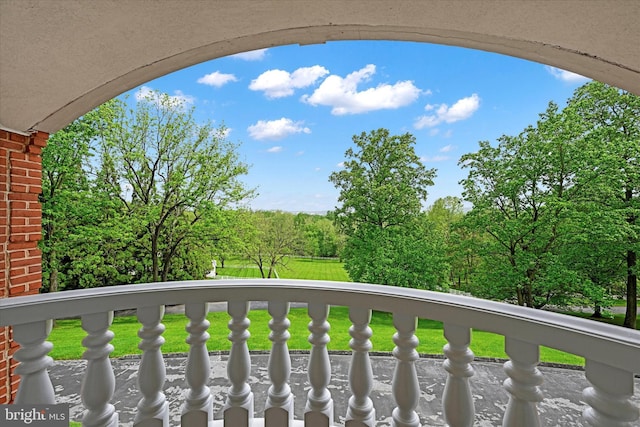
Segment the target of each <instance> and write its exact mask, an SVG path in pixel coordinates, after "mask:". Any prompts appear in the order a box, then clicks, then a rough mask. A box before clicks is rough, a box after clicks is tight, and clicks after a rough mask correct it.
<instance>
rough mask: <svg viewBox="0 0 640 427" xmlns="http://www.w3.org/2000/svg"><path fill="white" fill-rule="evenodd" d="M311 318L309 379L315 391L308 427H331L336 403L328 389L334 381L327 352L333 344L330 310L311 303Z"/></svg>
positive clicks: (309, 396) (307, 407) (307, 411)
mask: <svg viewBox="0 0 640 427" xmlns="http://www.w3.org/2000/svg"><path fill="white" fill-rule="evenodd" d="M308 312H309V317H310V318H311V321H310V322H309V332H311V334H310V335H309V343H311V354H309V364H308V366H307V375H308V377H309V383H310V384H311V389H310V390H309V393H308V394H307V402H306V404H305V408H304V422H305V426H309V427H327V426H331V425H333V399H332V398H331V393H330V392H329V389H328V385H329V382H330V381H331V362H330V361H329V353H328V352H327V344H328V343H329V340H330V338H329V334H328V332H329V329H330V326H329V322H327V317H328V316H329V306H328V305H327V304H324V303H319V302H310V303H309V306H308Z"/></svg>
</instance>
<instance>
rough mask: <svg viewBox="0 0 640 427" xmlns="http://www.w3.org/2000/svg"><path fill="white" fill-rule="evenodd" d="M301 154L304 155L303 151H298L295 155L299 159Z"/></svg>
mask: <svg viewBox="0 0 640 427" xmlns="http://www.w3.org/2000/svg"><path fill="white" fill-rule="evenodd" d="M303 154H304V151H298V152H297V153H296V157H300V156H302V155H303Z"/></svg>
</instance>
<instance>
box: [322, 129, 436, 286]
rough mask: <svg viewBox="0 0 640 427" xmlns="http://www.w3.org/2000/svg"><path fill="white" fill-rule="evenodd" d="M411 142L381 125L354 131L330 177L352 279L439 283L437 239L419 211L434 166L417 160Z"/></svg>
mask: <svg viewBox="0 0 640 427" xmlns="http://www.w3.org/2000/svg"><path fill="white" fill-rule="evenodd" d="M415 142H416V140H415V137H414V136H413V135H411V134H408V133H407V134H404V135H399V136H394V135H390V134H389V131H388V130H386V129H378V130H374V131H371V132H369V133H365V132H363V133H361V134H360V135H355V136H354V137H353V143H354V145H355V148H349V149H348V150H347V151H346V152H345V157H346V160H345V162H344V169H343V170H341V171H338V172H334V173H332V174H331V175H330V177H329V180H330V181H331V182H332V183H333V184H334V185H335V186H336V188H337V189H338V190H339V191H340V195H339V198H338V201H339V202H340V203H341V205H340V206H339V207H337V208H336V210H335V212H334V214H335V218H336V221H337V223H338V224H339V226H340V228H341V230H342V232H343V233H344V234H345V235H346V242H345V249H344V251H343V259H344V260H345V268H346V269H347V272H348V273H349V276H350V277H351V279H352V280H354V281H358V282H372V283H380V284H386V285H397V286H410V287H420V288H429V289H435V288H438V287H440V286H442V285H443V278H444V270H445V266H444V265H443V260H442V253H441V252H439V251H440V250H441V249H442V248H441V245H440V244H439V243H440V239H438V238H437V236H435V233H433V232H432V231H433V227H432V226H431V224H430V223H429V222H428V221H427V220H426V218H425V217H424V214H423V213H422V206H423V203H424V202H425V201H426V198H427V187H428V186H430V185H433V178H434V177H435V170H434V169H427V168H425V166H424V165H423V164H422V162H421V161H420V158H419V157H418V156H417V155H416V153H415V148H414V146H415ZM434 271H436V272H437V273H433V272H434Z"/></svg>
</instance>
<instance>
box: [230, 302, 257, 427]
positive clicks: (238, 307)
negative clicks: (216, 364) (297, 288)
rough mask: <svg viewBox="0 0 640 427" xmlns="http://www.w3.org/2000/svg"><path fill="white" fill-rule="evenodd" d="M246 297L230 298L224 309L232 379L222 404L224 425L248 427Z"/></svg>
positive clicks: (250, 407) (250, 406) (250, 404)
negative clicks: (225, 311)
mask: <svg viewBox="0 0 640 427" xmlns="http://www.w3.org/2000/svg"><path fill="white" fill-rule="evenodd" d="M248 311H249V303H248V302H247V301H229V302H228V304H227V312H228V313H229V315H230V316H231V320H229V324H228V327H229V330H230V331H231V332H230V333H229V341H231V351H230V352H229V362H228V363H227V375H228V376H229V381H231V387H229V393H228V395H227V401H226V403H225V405H224V425H225V426H227V427H231V426H233V427H248V426H251V424H252V423H253V393H252V392H251V387H250V386H249V384H248V383H247V380H248V379H249V374H250V373H251V358H250V356H249V348H248V347H247V339H249V336H250V334H249V331H248V330H247V329H248V328H249V325H250V324H251V322H249V319H248V318H247V312H248Z"/></svg>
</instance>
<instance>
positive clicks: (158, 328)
mask: <svg viewBox="0 0 640 427" xmlns="http://www.w3.org/2000/svg"><path fill="white" fill-rule="evenodd" d="M163 315H164V306H163V305H161V306H152V307H140V308H138V322H140V323H142V328H140V330H139V331H138V337H140V339H141V340H142V341H140V344H138V348H139V349H140V350H142V360H141V361H140V366H139V367H138V387H139V388H140V392H141V393H142V396H143V397H142V399H140V402H139V403H138V411H137V413H136V416H135V419H134V421H133V425H134V426H145V427H146V426H157V425H161V426H165V427H166V426H168V425H169V405H168V403H167V400H166V398H165V396H164V393H162V386H163V385H164V379H165V375H166V368H165V366H164V359H163V358H162V351H161V350H160V347H162V344H164V338H163V337H162V333H163V332H164V325H163V324H162V323H160V321H161V320H162V316H163Z"/></svg>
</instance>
